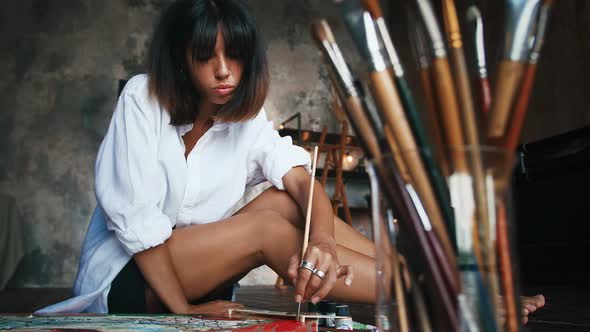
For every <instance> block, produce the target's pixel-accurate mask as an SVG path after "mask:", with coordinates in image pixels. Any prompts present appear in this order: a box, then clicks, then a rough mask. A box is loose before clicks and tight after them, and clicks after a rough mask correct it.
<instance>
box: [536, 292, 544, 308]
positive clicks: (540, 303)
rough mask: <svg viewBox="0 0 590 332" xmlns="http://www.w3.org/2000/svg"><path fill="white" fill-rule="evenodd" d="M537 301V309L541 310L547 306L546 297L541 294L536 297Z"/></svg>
mask: <svg viewBox="0 0 590 332" xmlns="http://www.w3.org/2000/svg"><path fill="white" fill-rule="evenodd" d="M535 300H536V302H537V308H541V307H543V306H545V296H543V295H541V294H539V295H537V296H535Z"/></svg>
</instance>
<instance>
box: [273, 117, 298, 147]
mask: <svg viewBox="0 0 590 332" xmlns="http://www.w3.org/2000/svg"><path fill="white" fill-rule="evenodd" d="M294 119H297V144H298V145H303V139H302V138H301V112H297V113H295V114H293V115H291V116H290V117H289V118H288V119H287V120H285V121H283V122H281V124H280V126H279V129H280V130H282V129H285V125H286V124H287V123H289V122H291V121H293V120H294Z"/></svg>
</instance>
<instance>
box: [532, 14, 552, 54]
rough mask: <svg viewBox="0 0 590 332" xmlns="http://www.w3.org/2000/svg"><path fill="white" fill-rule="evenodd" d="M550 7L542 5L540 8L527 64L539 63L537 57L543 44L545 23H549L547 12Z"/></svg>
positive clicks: (545, 30) (545, 29)
mask: <svg viewBox="0 0 590 332" xmlns="http://www.w3.org/2000/svg"><path fill="white" fill-rule="evenodd" d="M550 11H551V5H550V4H546V3H544V4H543V5H542V6H541V11H540V13H539V21H538V22H537V32H536V33H535V43H534V44H533V48H532V50H531V54H530V55H529V63H532V64H535V63H537V62H538V61H539V55H540V54H541V49H542V48H543V43H544V42H545V33H546V32H547V22H549V12H550Z"/></svg>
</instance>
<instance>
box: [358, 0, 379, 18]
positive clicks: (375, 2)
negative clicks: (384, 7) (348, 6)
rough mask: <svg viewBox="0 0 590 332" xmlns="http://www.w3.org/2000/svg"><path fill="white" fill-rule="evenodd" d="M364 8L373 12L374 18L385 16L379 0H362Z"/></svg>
mask: <svg viewBox="0 0 590 332" xmlns="http://www.w3.org/2000/svg"><path fill="white" fill-rule="evenodd" d="M362 4H363V8H365V10H367V11H369V13H371V16H372V17H373V18H374V19H378V18H381V17H383V12H382V11H381V7H380V6H379V0H362Z"/></svg>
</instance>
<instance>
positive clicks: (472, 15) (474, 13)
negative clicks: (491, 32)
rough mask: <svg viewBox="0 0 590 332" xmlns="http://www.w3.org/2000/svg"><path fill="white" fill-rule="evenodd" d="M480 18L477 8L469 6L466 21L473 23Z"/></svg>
mask: <svg viewBox="0 0 590 332" xmlns="http://www.w3.org/2000/svg"><path fill="white" fill-rule="evenodd" d="M480 18H481V12H480V11H479V8H477V6H471V7H469V8H468V9H467V20H469V21H475V20H478V19H480Z"/></svg>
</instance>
